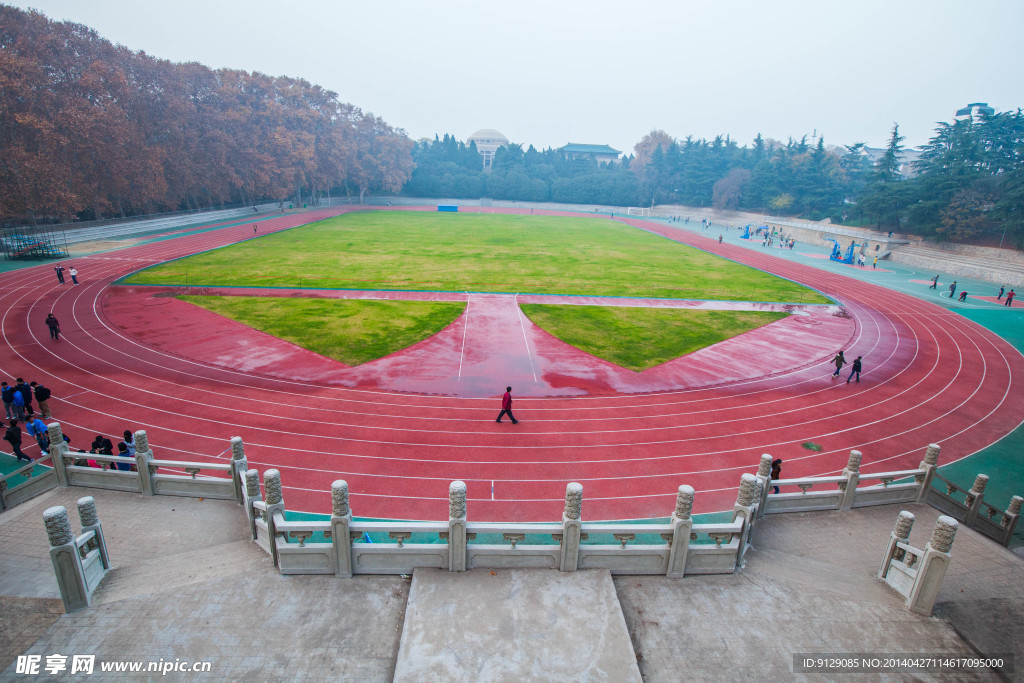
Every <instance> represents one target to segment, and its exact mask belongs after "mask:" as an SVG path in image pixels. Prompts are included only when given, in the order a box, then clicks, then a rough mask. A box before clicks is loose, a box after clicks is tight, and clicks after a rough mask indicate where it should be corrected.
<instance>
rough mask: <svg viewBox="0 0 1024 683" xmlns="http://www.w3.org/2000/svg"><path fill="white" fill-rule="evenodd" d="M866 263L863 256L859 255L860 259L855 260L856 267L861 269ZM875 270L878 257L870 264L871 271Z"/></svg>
mask: <svg viewBox="0 0 1024 683" xmlns="http://www.w3.org/2000/svg"><path fill="white" fill-rule="evenodd" d="M866 263H867V258H866V257H865V256H864V254H861V255H860V258H858V259H857V265H858V266H860V267H861V268H863V267H864V265H865V264H866ZM876 268H878V257H877V256H876V257H875V260H874V261H872V263H871V269H872V270H874V269H876Z"/></svg>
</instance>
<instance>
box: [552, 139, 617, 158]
mask: <svg viewBox="0 0 1024 683" xmlns="http://www.w3.org/2000/svg"><path fill="white" fill-rule="evenodd" d="M558 151H559V152H569V153H572V154H615V155H616V156H617V155H619V154H622V152H620V151H619V150H617V149H614V148H613V147H609V146H608V145H580V144H577V143H575V142H570V143H569V144H568V145H565V146H564V147H559V148H558Z"/></svg>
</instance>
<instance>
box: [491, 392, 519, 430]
mask: <svg viewBox="0 0 1024 683" xmlns="http://www.w3.org/2000/svg"><path fill="white" fill-rule="evenodd" d="M506 414H507V415H508V417H509V419H510V420H512V424H518V423H519V420H517V419H516V417H515V415H513V414H512V387H505V395H504V396H502V397H501V412H500V413H498V419H497V420H495V422H501V418H503V417H504V416H505V415H506Z"/></svg>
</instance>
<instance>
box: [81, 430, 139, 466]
mask: <svg viewBox="0 0 1024 683" xmlns="http://www.w3.org/2000/svg"><path fill="white" fill-rule="evenodd" d="M123 436H124V440H123V441H119V442H118V443H117V453H115V452H114V444H113V442H112V441H111V440H110V439H108V438H107V437H105V436H103V435H102V434H97V435H96V438H95V439H93V440H92V443H91V444H90V445H89V450H88V451H86V450H85V449H84V448H80V449H78V452H79V453H80V454H85V453H91V454H94V455H111V456H113V455H116V456H118V457H121V458H124V460H116V461H113V462H111V463H110V469H112V470H120V471H122V472H135V471H136V467H135V463H134V461H133V460H131V459H132V458H134V457H135V437H134V435H133V434H132V432H131V430H129V429H126V430H124V434H123ZM75 465H76V466H78V467H96V468H100V469H103V468H104V465H103V464H100V462H99V461H97V460H95V459H94V458H89V457H87V456H84V455H83V456H82V457H78V458H75Z"/></svg>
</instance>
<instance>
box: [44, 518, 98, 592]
mask: <svg viewBox="0 0 1024 683" xmlns="http://www.w3.org/2000/svg"><path fill="white" fill-rule="evenodd" d="M43 524H44V525H45V526H46V535H47V537H49V539H50V561H51V562H53V571H54V574H55V575H56V577H57V587H58V588H59V589H60V599H61V600H62V601H63V602H64V611H65V612H74V611H75V610H80V609H83V608H85V607H88V606H89V588H88V586H87V585H86V582H85V571H84V570H83V568H82V558H81V556H80V555H79V554H78V546H77V545H76V544H75V535H74V533H72V531H71V520H70V519H68V511H67V508H65V507H64V506H63V505H56V506H54V507H51V508H47V509H46V511H45V512H43Z"/></svg>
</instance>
